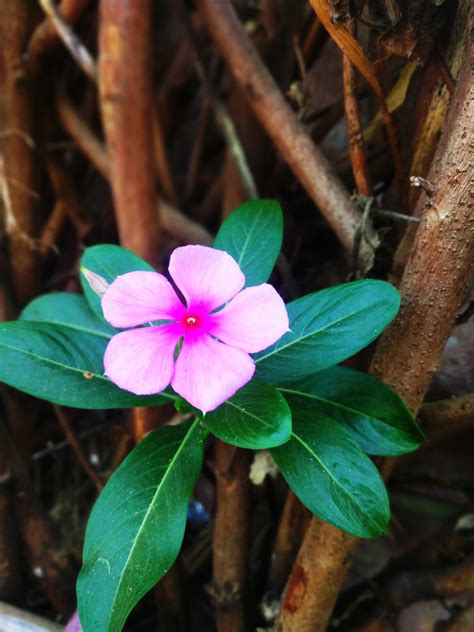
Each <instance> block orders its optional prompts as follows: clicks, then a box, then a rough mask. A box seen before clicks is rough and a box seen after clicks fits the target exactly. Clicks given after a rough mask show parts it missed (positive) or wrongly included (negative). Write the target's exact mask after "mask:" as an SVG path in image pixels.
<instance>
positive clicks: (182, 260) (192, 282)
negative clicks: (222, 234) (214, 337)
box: [169, 246, 245, 311]
mask: <svg viewBox="0 0 474 632" xmlns="http://www.w3.org/2000/svg"><path fill="white" fill-rule="evenodd" d="M169 273H170V274H171V276H172V278H173V281H174V282H175V283H176V285H177V286H178V288H179V289H180V290H181V292H182V293H183V296H184V298H185V299H186V302H187V305H188V307H191V306H197V305H203V306H205V307H206V308H207V309H208V310H209V311H212V310H213V309H215V308H216V307H220V306H221V305H224V303H226V302H227V301H228V300H230V299H231V298H232V297H233V296H235V295H236V294H237V292H238V291H239V290H241V289H242V288H243V286H244V283H245V276H244V274H243V272H242V271H241V269H240V268H239V266H238V264H237V262H236V261H235V260H234V259H232V257H231V256H230V255H229V254H227V253H226V252H224V251H223V250H216V249H215V248H207V247H206V246H183V247H182V248H176V250H175V251H174V252H173V253H172V255H171V258H170V265H169Z"/></svg>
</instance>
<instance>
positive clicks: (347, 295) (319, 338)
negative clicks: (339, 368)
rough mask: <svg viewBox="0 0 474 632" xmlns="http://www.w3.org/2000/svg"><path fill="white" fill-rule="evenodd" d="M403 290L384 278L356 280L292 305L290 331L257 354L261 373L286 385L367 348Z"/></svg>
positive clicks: (390, 315) (394, 310)
mask: <svg viewBox="0 0 474 632" xmlns="http://www.w3.org/2000/svg"><path fill="white" fill-rule="evenodd" d="M399 307H400V295H399V293H398V291H397V290H396V289H395V288H394V287H393V286H392V285H390V284H389V283H386V282H385V281H374V280H364V281H354V282H352V283H345V284H343V285H338V286H336V287H331V288H328V289H327V290H322V291H321V292H315V293H313V294H308V295H307V296H304V297H303V298H300V299H297V300H296V301H293V302H291V303H289V304H288V305H287V309H288V315H289V318H290V331H289V332H288V333H287V334H285V335H284V336H283V337H282V338H280V340H278V341H277V342H276V343H275V344H274V345H272V346H271V347H269V348H268V349H265V351H261V352H260V353H258V354H257V355H256V356H255V359H256V362H257V377H258V378H259V379H261V380H263V381H265V382H269V383H271V384H282V383H283V382H288V381H294V380H296V379H298V378H300V377H303V376H305V375H310V374H312V373H315V372H316V371H320V370H321V369H326V368H328V367H330V366H334V365H335V364H338V363H339V362H342V360H345V359H346V358H349V357H350V356H352V355H354V354H355V353H357V351H360V349H363V348H364V347H366V346H367V345H368V344H369V343H370V342H372V340H374V339H375V338H377V336H379V335H380V334H381V333H382V331H383V330H384V329H385V327H387V325H388V324H389V323H390V322H391V321H392V320H393V318H394V317H395V315H396V314H397V312H398V309H399Z"/></svg>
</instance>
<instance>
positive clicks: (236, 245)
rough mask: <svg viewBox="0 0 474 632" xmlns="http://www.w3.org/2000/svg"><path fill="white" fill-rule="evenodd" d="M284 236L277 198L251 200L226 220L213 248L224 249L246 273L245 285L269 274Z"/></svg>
mask: <svg viewBox="0 0 474 632" xmlns="http://www.w3.org/2000/svg"><path fill="white" fill-rule="evenodd" d="M282 238H283V213H282V210H281V206H280V205H279V204H278V202H275V201H274V200H251V201H249V202H246V203H245V204H242V206H239V207H238V208H237V209H235V211H233V212H232V213H231V214H230V215H229V217H228V218H227V219H226V220H225V221H224V222H223V224H222V226H221V227H220V229H219V232H218V233H217V236H216V239H215V241H214V248H219V250H225V251H226V252H228V253H229V254H230V255H231V256H232V257H233V258H234V259H235V260H236V261H237V263H238V264H239V266H240V268H241V270H242V272H243V273H244V274H245V280H246V282H245V285H246V286H249V285H260V283H265V281H267V280H268V277H269V276H270V274H271V272H272V270H273V266H274V265H275V261H276V260H277V257H278V253H279V252H280V248H281V242H282Z"/></svg>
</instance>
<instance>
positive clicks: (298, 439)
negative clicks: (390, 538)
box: [291, 431, 379, 526]
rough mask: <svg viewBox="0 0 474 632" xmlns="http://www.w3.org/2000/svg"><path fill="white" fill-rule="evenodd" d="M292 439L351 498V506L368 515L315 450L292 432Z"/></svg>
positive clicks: (370, 522)
mask: <svg viewBox="0 0 474 632" xmlns="http://www.w3.org/2000/svg"><path fill="white" fill-rule="evenodd" d="M291 436H292V438H294V439H296V441H298V442H299V443H300V444H301V445H302V446H303V448H305V449H306V450H307V451H308V452H309V453H310V454H311V455H312V456H313V457H314V458H315V459H316V461H317V462H318V463H319V464H320V465H321V467H322V469H323V470H324V471H325V472H326V473H327V475H328V476H329V478H330V479H331V480H332V481H333V482H334V484H335V485H336V486H337V487H338V488H339V489H341V490H342V491H343V492H344V494H346V496H347V497H348V498H349V500H350V501H351V504H353V505H354V506H356V507H357V508H358V510H359V512H360V513H361V514H362V515H364V516H365V515H366V513H365V512H364V508H363V507H361V506H360V505H358V504H357V501H356V500H354V498H353V496H352V494H351V493H350V492H349V491H347V489H346V488H345V487H344V486H343V485H342V484H341V483H340V481H339V480H338V479H337V478H335V477H334V475H333V474H332V472H331V470H329V469H328V468H327V467H326V465H325V464H324V462H323V461H322V460H321V459H320V457H319V456H318V455H317V454H316V452H314V450H313V449H312V448H311V447H310V446H309V445H308V444H307V443H306V442H305V441H303V439H302V438H301V437H300V436H299V435H297V434H296V433H295V432H294V431H292V433H291ZM368 523H369V524H372V525H373V522H372V521H370V520H368ZM376 526H379V525H378V524H376Z"/></svg>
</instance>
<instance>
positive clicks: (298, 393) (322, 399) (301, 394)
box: [277, 386, 413, 441]
mask: <svg viewBox="0 0 474 632" xmlns="http://www.w3.org/2000/svg"><path fill="white" fill-rule="evenodd" d="M277 388H278V390H279V391H281V392H282V393H288V394H289V395H296V396H297V397H307V398H308V399H314V400H316V401H319V402H323V403H325V404H329V405H330V406H333V407H334V408H340V409H341V410H344V411H347V412H349V413H354V414H356V415H362V416H364V417H366V418H367V419H370V420H373V421H376V422H378V423H381V424H384V425H386V426H388V427H390V428H393V429H394V430H396V431H397V432H399V433H400V434H402V435H403V436H404V437H405V438H406V439H407V440H411V441H413V438H412V436H411V435H410V433H409V432H407V431H406V430H404V429H403V428H400V427H399V426H394V425H393V424H388V423H386V422H385V421H384V420H383V419H379V418H378V417H375V416H374V415H372V414H368V413H364V412H362V411H360V410H357V409H356V408H351V407H350V406H345V405H344V404H341V403H339V402H335V401H334V400H333V399H326V398H325V397H321V396H320V395H315V394H314V393H306V392H303V391H294V390H293V389H290V388H285V387H284V386H281V387H280V386H278V387H277Z"/></svg>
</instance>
